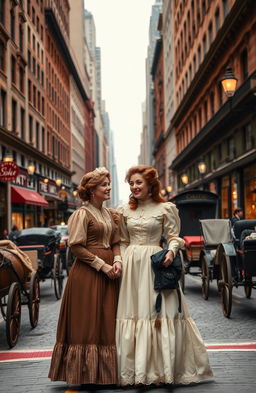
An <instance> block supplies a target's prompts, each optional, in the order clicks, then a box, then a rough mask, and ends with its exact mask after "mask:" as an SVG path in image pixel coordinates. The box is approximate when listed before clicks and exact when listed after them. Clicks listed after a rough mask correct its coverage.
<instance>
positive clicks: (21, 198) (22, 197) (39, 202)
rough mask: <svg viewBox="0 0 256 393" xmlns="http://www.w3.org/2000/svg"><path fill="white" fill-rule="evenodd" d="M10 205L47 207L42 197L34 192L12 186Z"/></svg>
mask: <svg viewBox="0 0 256 393" xmlns="http://www.w3.org/2000/svg"><path fill="white" fill-rule="evenodd" d="M11 196H12V203H26V204H27V205H36V206H48V202H47V201H46V200H45V199H44V197H43V196H42V195H40V194H38V192H36V191H32V190H28V189H27V188H19V187H14V186H12V193H11Z"/></svg>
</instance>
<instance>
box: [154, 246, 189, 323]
mask: <svg viewBox="0 0 256 393" xmlns="http://www.w3.org/2000/svg"><path fill="white" fill-rule="evenodd" d="M168 251H169V250H167V249H164V250H161V251H158V252H156V253H155V254H153V255H151V261H152V268H153V271H154V273H155V278H154V289H155V291H159V293H158V295H157V297H156V305H155V307H156V312H157V313H160V311H161V305H162V294H161V291H162V290H164V289H176V291H177V295H178V300H179V307H178V311H179V313H181V294H180V287H179V280H180V278H181V274H182V263H181V259H180V256H179V254H177V255H176V257H175V258H174V259H173V261H172V263H171V265H170V266H168V267H164V266H163V262H164V260H165V257H166V254H167V253H168ZM157 324H159V319H158V318H157V320H156V325H157Z"/></svg>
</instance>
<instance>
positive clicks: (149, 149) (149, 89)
mask: <svg viewBox="0 0 256 393" xmlns="http://www.w3.org/2000/svg"><path fill="white" fill-rule="evenodd" d="M161 10H162V0H155V4H154V5H153V6H152V11H151V16H150V23H149V45H148V51H147V58H146V100H145V116H143V121H144V122H145V123H144V122H143V132H142V134H141V136H142V138H144V139H143V140H142V141H141V147H142V149H143V151H144V152H145V153H143V152H142V151H141V152H140V156H139V163H140V164H146V165H151V164H152V163H153V139H154V124H153V123H154V120H153V118H154V112H153V111H154V109H153V107H154V105H153V82H152V76H151V69H152V62H153V56H154V51H155V45H156V40H157V39H158V38H159V37H160V34H159V31H158V28H157V26H158V18H159V14H160V12H161ZM141 158H143V161H140V159H141Z"/></svg>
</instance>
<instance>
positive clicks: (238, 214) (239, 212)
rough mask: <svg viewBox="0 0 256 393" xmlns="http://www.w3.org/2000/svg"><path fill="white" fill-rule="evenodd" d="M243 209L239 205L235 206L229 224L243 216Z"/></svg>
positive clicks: (232, 224)
mask: <svg viewBox="0 0 256 393" xmlns="http://www.w3.org/2000/svg"><path fill="white" fill-rule="evenodd" d="M243 214H244V213H243V209H242V208H241V207H237V208H236V209H235V210H234V213H233V216H232V217H231V219H230V221H231V226H232V227H233V226H234V224H235V222H236V221H239V220H241V219H242V218H243Z"/></svg>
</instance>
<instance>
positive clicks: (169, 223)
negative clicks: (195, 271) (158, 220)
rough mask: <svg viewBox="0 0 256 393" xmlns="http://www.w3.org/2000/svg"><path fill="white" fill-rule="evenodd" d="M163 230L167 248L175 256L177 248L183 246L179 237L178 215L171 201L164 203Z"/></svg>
mask: <svg viewBox="0 0 256 393" xmlns="http://www.w3.org/2000/svg"><path fill="white" fill-rule="evenodd" d="M164 232H165V235H166V240H167V247H168V250H172V251H173V253H174V256H175V255H176V254H177V251H178V249H179V248H180V247H183V246H184V240H183V239H182V238H180V237H179V233H180V217H179V212H178V209H177V208H176V206H175V205H174V204H173V203H171V202H165V203H164Z"/></svg>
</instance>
